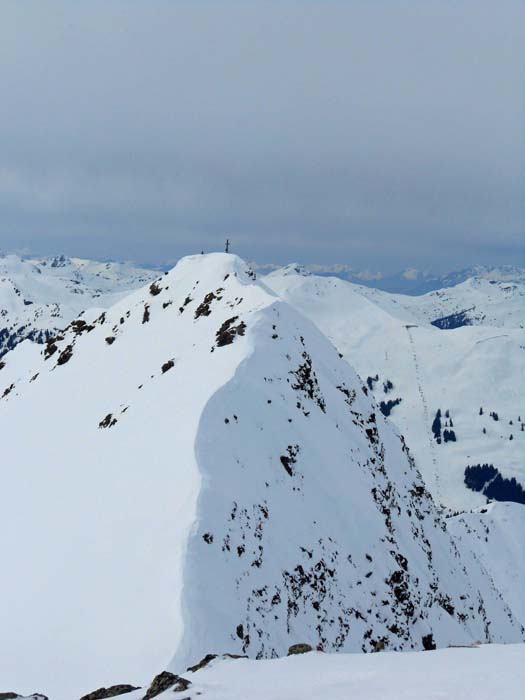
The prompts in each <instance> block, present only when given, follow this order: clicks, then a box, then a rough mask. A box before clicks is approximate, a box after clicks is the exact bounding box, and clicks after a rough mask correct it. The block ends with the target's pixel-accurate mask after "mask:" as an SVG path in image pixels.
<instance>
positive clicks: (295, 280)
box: [264, 268, 525, 509]
mask: <svg viewBox="0 0 525 700" xmlns="http://www.w3.org/2000/svg"><path fill="white" fill-rule="evenodd" d="M264 279H265V282H266V284H268V285H269V286H271V288H272V289H274V290H275V291H276V292H277V293H278V294H279V295H280V296H281V297H282V298H283V299H285V300H286V301H288V302H289V303H291V304H292V305H293V306H294V307H295V308H296V309H298V310H299V311H300V312H301V313H303V314H304V315H305V316H306V317H308V318H310V319H311V320H312V321H314V322H315V323H316V325H317V326H318V327H319V328H320V329H321V330H322V331H323V332H324V333H325V334H326V335H327V336H328V337H329V338H330V339H331V340H332V342H333V343H334V344H335V345H336V347H337V348H338V349H339V350H340V352H342V353H343V354H344V356H345V358H346V359H347V360H348V361H349V362H350V364H352V365H353V366H354V367H355V368H356V369H357V371H358V372H359V374H360V375H361V377H362V378H363V379H364V380H365V381H367V384H368V386H369V388H370V390H371V391H372V392H373V395H374V397H375V399H376V401H377V403H378V404H379V405H381V408H382V410H383V411H384V412H385V414H387V415H388V416H389V419H390V420H391V421H392V422H393V423H394V424H395V425H396V426H398V428H399V430H400V431H401V433H402V434H403V435H404V436H405V438H406V440H407V444H408V445H409V447H410V449H411V451H412V453H413V455H414V457H415V459H416V463H417V466H418V468H419V469H421V471H422V473H423V476H424V478H425V481H426V483H427V485H428V487H429V488H430V490H431V492H432V493H433V495H434V497H435V499H436V500H437V501H438V502H439V503H443V504H444V505H446V506H449V507H450V508H454V509H462V508H474V507H477V506H480V505H482V504H483V503H485V502H486V498H485V496H484V495H483V494H482V493H481V492H477V491H473V490H470V489H467V488H466V486H465V483H464V477H465V469H466V467H467V466H469V465H477V464H485V463H488V464H492V465H494V467H495V468H497V469H498V471H499V472H500V473H501V474H502V476H503V477H504V478H505V479H512V478H515V479H516V480H517V481H518V482H519V483H520V484H522V485H524V486H525V465H524V464H523V453H524V449H525V432H524V431H523V427H524V426H523V421H524V420H525V411H524V410H523V399H522V396H523V390H522V383H520V382H519V381H516V378H517V377H523V376H524V373H525V362H524V360H525V353H524V351H523V348H524V347H525V332H524V331H523V330H522V329H505V330H503V329H502V330H496V329H492V328H484V327H462V328H458V329H456V330H450V331H442V330H439V329H437V328H434V327H433V326H428V325H427V326H424V325H416V324H415V323H414V322H411V321H410V316H407V315H406V314H408V312H407V311H406V309H403V308H402V309H399V308H398V306H399V305H398V303H397V301H396V299H395V298H394V297H392V299H391V300H390V309H389V310H388V311H387V310H386V308H384V305H381V306H380V305H377V304H376V303H373V302H372V299H367V298H365V297H363V296H362V295H361V294H360V293H359V292H358V291H356V287H355V285H351V284H348V283H346V282H344V281H342V280H339V279H335V278H322V277H316V276H313V275H312V276H304V275H298V274H293V271H292V270H290V268H287V269H286V270H285V271H283V272H282V273H281V272H275V273H272V274H271V275H269V276H268V277H266V278H264ZM480 410H481V413H480ZM438 411H439V412H440V414H441V416H440V418H439V424H440V425H439V430H437V427H438V426H437V424H436V422H435V421H436V416H439V414H438ZM447 413H448V415H447Z"/></svg>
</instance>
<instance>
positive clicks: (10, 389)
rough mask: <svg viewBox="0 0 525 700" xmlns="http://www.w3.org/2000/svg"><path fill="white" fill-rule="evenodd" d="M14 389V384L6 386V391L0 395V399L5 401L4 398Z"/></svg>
mask: <svg viewBox="0 0 525 700" xmlns="http://www.w3.org/2000/svg"><path fill="white" fill-rule="evenodd" d="M14 388H15V385H14V384H11V385H10V386H8V387H7V389H5V391H4V393H3V394H2V398H3V399H5V397H6V396H8V395H9V394H10V393H11V392H12V391H13V389H14Z"/></svg>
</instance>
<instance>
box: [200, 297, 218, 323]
mask: <svg viewBox="0 0 525 700" xmlns="http://www.w3.org/2000/svg"><path fill="white" fill-rule="evenodd" d="M214 299H217V297H216V296H215V294H214V293H213V292H209V294H206V296H205V297H204V299H203V301H202V302H201V303H200V304H199V306H197V308H196V309H195V318H200V316H209V315H210V314H211V308H210V304H211V302H212V301H213V300H214Z"/></svg>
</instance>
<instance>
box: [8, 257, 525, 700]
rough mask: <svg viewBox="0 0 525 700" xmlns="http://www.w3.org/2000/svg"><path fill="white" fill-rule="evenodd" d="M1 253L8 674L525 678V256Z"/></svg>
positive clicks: (336, 687) (298, 684)
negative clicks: (262, 259) (513, 269)
mask: <svg viewBox="0 0 525 700" xmlns="http://www.w3.org/2000/svg"><path fill="white" fill-rule="evenodd" d="M0 262H1V275H2V288H1V289H0V313H1V314H2V318H3V324H4V327H3V328H2V329H0V332H1V333H2V336H1V337H2V343H3V344H2V346H1V351H2V353H4V354H3V357H2V358H1V361H0V397H1V398H0V430H1V435H2V447H3V450H2V456H3V465H4V468H3V470H2V496H3V498H2V528H1V531H0V556H1V561H2V576H1V579H0V581H1V583H0V619H1V620H2V634H1V635H0V680H1V683H2V686H5V690H10V689H14V690H15V691H17V692H16V693H15V692H13V693H11V692H9V693H6V694H2V693H0V698H2V699H5V698H11V697H31V698H36V699H38V698H39V697H42V696H41V695H39V694H38V693H37V694H34V691H35V690H38V691H41V692H44V693H46V696H48V697H49V698H50V700H78V699H79V698H81V697H82V698H83V700H97V698H105V697H115V696H119V695H122V696H123V697H126V698H129V700H139V698H140V700H142V699H143V698H146V699H149V698H152V697H159V698H168V697H170V698H171V697H173V698H178V697H180V698H181V700H182V699H183V698H192V699H193V698H197V697H199V698H200V697H202V698H203V700H206V698H209V699H210V700H219V698H223V699H225V698H230V699H231V700H236V699H237V698H239V699H240V698H246V697H253V698H259V697H260V698H261V699H262V698H263V697H264V698H267V697H272V698H282V699H289V700H292V699H293V698H306V697H312V698H313V697H315V698H321V697H333V698H334V699H336V700H338V699H339V698H341V699H342V698H343V697H344V698H346V697H350V696H352V697H353V696H355V697H370V698H372V699H373V698H376V697H377V698H380V697H386V696H388V697H392V698H397V697H399V698H401V697H412V696H409V695H406V692H405V691H406V689H405V686H404V683H405V679H406V675H407V674H408V673H409V672H410V670H411V668H414V669H415V670H414V678H415V680H414V685H413V688H416V687H417V688H419V690H418V691H417V692H418V693H419V694H418V695H417V696H418V697H423V696H422V695H421V689H422V688H424V687H425V685H426V684H427V683H428V682H432V683H434V685H435V688H436V692H438V691H439V692H440V693H441V695H435V697H467V696H466V695H464V691H465V688H466V687H467V686H468V687H469V688H471V687H472V686H473V684H476V683H477V686H476V687H477V688H478V693H477V695H476V697H478V698H480V699H482V698H484V697H487V698H489V697H494V696H495V695H496V696H497V693H498V690H500V691H501V692H500V695H499V696H500V697H504V696H505V688H506V687H507V686H505V683H510V684H511V685H512V687H513V688H514V684H519V683H521V682H522V681H520V680H519V676H517V675H516V676H515V677H514V676H513V671H512V669H513V668H515V667H516V666H517V665H518V666H521V667H523V648H524V647H523V642H524V641H525V628H524V625H525V607H524V605H523V596H522V586H523V580H525V558H524V552H523V541H524V538H525V517H524V516H525V507H524V503H525V492H524V490H523V487H524V486H525V465H524V463H523V455H524V447H525V432H524V425H525V406H523V400H522V397H523V385H522V384H521V386H520V382H519V381H517V378H518V377H523V376H524V374H523V373H524V370H525V366H524V354H525V330H524V329H523V328H522V327H521V326H522V325H523V318H524V314H523V312H524V310H525V309H524V299H525V296H524V284H523V282H522V281H520V280H519V279H518V280H517V281H513V282H509V281H507V280H504V281H502V280H490V279H486V278H485V277H483V276H479V277H473V278H469V279H467V280H466V281H462V282H461V283H460V284H458V285H456V286H454V287H451V288H448V289H440V290H437V291H432V292H429V293H427V294H425V295H421V296H403V295H399V294H390V293H388V292H384V291H380V290H377V289H372V288H370V287H364V286H361V285H356V284H354V283H352V282H349V281H345V280H342V279H339V278H335V277H326V276H316V275H313V274H309V273H307V272H306V271H305V270H303V269H302V268H300V267H299V266H296V265H291V266H288V267H286V268H282V269H278V270H275V271H274V272H272V273H270V274H269V275H266V276H264V277H258V275H257V274H256V272H255V271H254V270H253V269H252V268H251V267H250V266H249V265H247V264H246V263H245V262H243V261H242V260H241V259H240V258H238V257H236V256H234V255H229V254H222V253H213V254H208V255H195V256H191V257H187V258H183V259H182V260H180V261H179V263H178V264H177V265H176V267H175V268H174V269H173V270H171V271H169V272H167V273H165V274H160V275H159V273H155V272H152V271H150V270H141V269H136V268H134V267H133V266H131V265H127V264H126V265H123V264H116V263H93V262H89V261H81V260H76V259H73V260H69V259H66V258H62V257H61V258H55V259H52V260H21V259H20V258H17V257H15V256H8V257H5V258H3V259H2V260H1V261H0ZM457 647H472V648H469V649H465V648H457ZM477 647H481V648H477ZM289 648H290V651H291V653H292V654H293V653H294V652H297V651H299V652H306V651H308V650H309V649H312V650H313V651H311V652H310V654H308V655H307V656H304V657H303V656H301V657H300V658H286V659H283V658H281V657H284V656H286V655H287V652H288V650H289ZM335 652H337V654H336V653H335ZM370 652H374V653H373V654H372V655H370ZM378 652H381V653H378ZM402 652H414V653H412V654H405V653H402ZM423 652H425V653H423ZM426 652H431V653H426ZM476 655H478V656H476ZM238 657H248V658H247V659H239V658H238ZM479 659H483V660H482V661H479ZM443 660H444V662H445V663H448V664H449V665H450V668H451V669H456V671H455V672H454V673H452V672H451V674H450V675H449V677H447V679H443V678H441V681H440V676H442V672H441V671H442V666H441V664H442V663H443ZM480 663H481V664H486V666H487V668H489V667H490V668H491V669H492V670H493V671H494V673H493V674H492V675H494V674H499V675H500V677H501V678H504V680H501V682H500V685H497V686H491V685H490V682H489V681H486V680H484V676H482V675H480V673H479V664H480ZM409 667H410V668H409ZM385 674H386V675H387V676H388V678H389V685H388V688H389V689H390V695H385V692H386V691H385V686H384V678H385ZM429 679H434V681H431V680H429ZM440 683H442V685H440ZM265 684H268V687H265ZM365 687H366V689H367V692H368V695H365V693H364V688H365ZM509 687H510V686H509ZM516 687H518V686H517V685H516ZM95 688H98V689H99V690H98V691H95V692H90V691H93V690H94V689H95ZM279 689H280V690H279ZM0 690H4V688H3V687H2V688H1V689H0ZM414 692H415V691H414ZM17 693H21V694H22V695H20V696H18V695H17ZM31 693H33V695H31ZM272 693H273V694H272ZM502 693H503V694H502ZM413 697H416V695H413ZM425 697H431V696H429V695H428V696H425ZM432 697H434V696H432ZM513 697H514V696H513Z"/></svg>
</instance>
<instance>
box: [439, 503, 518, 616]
mask: <svg viewBox="0 0 525 700" xmlns="http://www.w3.org/2000/svg"><path fill="white" fill-rule="evenodd" d="M447 524H448V528H449V530H450V531H451V532H452V533H453V534H454V535H455V536H456V537H460V538H462V539H464V540H465V541H466V542H472V537H475V538H476V540H477V541H476V542H475V547H476V555H477V556H478V558H479V559H480V560H481V561H482V563H483V566H484V567H485V568H486V569H487V571H489V572H490V574H491V576H492V578H493V580H494V583H495V584H496V586H497V587H498V588H499V590H500V591H501V592H502V594H503V595H504V597H505V600H507V602H508V603H509V604H510V606H511V608H512V610H513V612H514V614H515V615H516V617H517V618H518V619H519V621H520V622H521V623H522V624H523V625H525V596H524V595H523V582H524V581H525V547H524V543H525V508H524V507H523V506H522V505H520V504H518V503H491V504H489V505H487V506H485V507H484V508H478V509H477V510H475V511H473V512H471V513H461V514H460V515H457V516H455V517H453V518H450V519H449V520H447Z"/></svg>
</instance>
